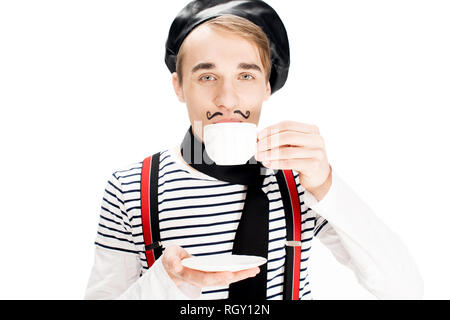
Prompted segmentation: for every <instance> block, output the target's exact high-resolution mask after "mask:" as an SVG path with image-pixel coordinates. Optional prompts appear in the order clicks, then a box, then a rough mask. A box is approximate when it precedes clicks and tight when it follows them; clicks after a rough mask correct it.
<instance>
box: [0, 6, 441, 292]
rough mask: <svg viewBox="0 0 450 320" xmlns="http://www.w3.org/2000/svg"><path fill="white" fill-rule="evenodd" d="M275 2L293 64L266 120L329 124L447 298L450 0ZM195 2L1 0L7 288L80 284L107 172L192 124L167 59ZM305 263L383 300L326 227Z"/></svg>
mask: <svg viewBox="0 0 450 320" xmlns="http://www.w3.org/2000/svg"><path fill="white" fill-rule="evenodd" d="M267 2H268V3H269V4H271V5H272V6H273V7H274V8H275V9H276V10H277V12H278V14H279V15H280V17H281V18H282V20H283V21H284V23H285V26H286V29H287V31H288V35H289V39H290V46H291V69H290V74H289V79H288V81H287V83H286V85H285V87H284V88H283V89H282V90H280V91H278V92H277V93H275V94H274V95H273V96H272V97H271V99H270V100H269V101H268V102H267V103H265V104H264V106H263V112H262V117H261V121H260V128H263V127H265V126H268V125H270V124H274V123H276V122H278V121H282V120H287V119H290V120H295V121H299V122H306V123H313V124H316V125H318V126H319V128H320V130H321V133H322V135H323V137H324V138H325V142H326V148H327V153H328V157H329V160H330V163H331V164H332V165H333V167H334V169H335V170H336V172H338V173H339V174H340V176H341V177H342V178H343V179H344V180H345V181H346V182H347V183H348V184H349V185H350V186H351V187H352V188H353V189H354V190H355V192H356V193H357V194H358V195H359V196H360V197H361V198H362V199H363V200H364V201H366V202H367V203H368V204H369V205H370V206H371V208H372V209H373V210H374V212H375V213H376V214H377V215H378V216H379V217H380V218H381V219H382V220H383V221H384V222H385V223H386V224H387V225H388V226H389V227H390V228H391V229H393V230H395V232H396V233H397V234H398V235H399V236H400V238H401V239H402V240H403V241H404V242H405V243H406V245H407V246H408V248H409V249H410V251H411V253H412V255H413V257H414V258H415V259H416V262H417V264H418V266H419V269H420V271H421V273H422V275H423V278H424V281H425V299H448V298H450V295H449V293H448V290H447V289H448V285H449V284H450V281H449V280H450V276H449V274H450V273H449V270H450V258H449V250H448V247H449V244H450V241H449V223H450V218H449V214H450V205H449V192H448V190H449V185H448V182H449V179H450V170H449V163H450V153H449V143H448V140H449V137H450V129H449V125H448V121H449V116H448V114H449V112H448V110H449V108H450V93H449V89H450V59H449V57H450V44H449V42H450V40H449V39H450V19H449V16H450V4H449V2H448V1H435V0H426V1H425V0H423V1H412V0H409V1H398V0H389V1H384V0H383V1H380V0H378V1H361V0H357V1H356V0H355V1H317V0H316V1H279V0H278V1H275V0H271V1H269V0H268V1H267ZM186 3H187V1H185V0H178V1H174V0H170V1H158V2H155V1H110V0H109V1H93V0H89V1H80V0H78V1H19V0H15V1H0V108H1V116H0V137H1V138H0V139H1V157H0V164H1V173H0V181H1V182H0V197H1V207H0V214H1V216H0V217H1V220H0V221H1V222H0V223H1V224H0V226H1V230H0V249H1V251H0V254H1V255H0V259H1V264H0V298H2V299H18V298H23V299H50V298H51V299H82V298H83V296H84V291H85V287H86V284H87V280H88V277H89V273H90V268H91V266H92V263H93V253H94V239H95V235H96V229H97V223H98V215H99V209H100V203H101V199H102V196H103V189H104V187H105V184H106V181H107V179H108V178H109V176H110V174H111V173H112V172H113V171H115V170H117V169H118V168H120V167H122V166H124V165H127V164H130V163H133V162H137V161H141V160H142V159H143V158H144V157H146V156H148V155H150V154H153V153H155V152H157V151H161V150H163V149H164V148H167V147H170V146H173V145H175V144H177V143H179V142H180V141H181V139H182V137H183V136H184V133H185V131H186V130H187V128H188V127H189V122H188V117H187V111H186V107H185V105H184V104H181V103H179V102H178V100H177V99H176V97H175V94H174V92H173V89H172V86H171V82H170V73H169V71H168V69H167V68H166V66H165V64H164V45H165V40H166V37H167V33H168V30H169V27H170V24H171V22H172V20H173V18H174V17H175V16H176V14H177V12H178V11H179V10H181V8H182V7H183V6H184V5H185V4H186ZM156 4H157V6H158V9H156V7H155V5H156ZM310 276H311V285H312V292H313V297H314V298H315V299H374V297H373V296H372V295H371V294H370V293H368V292H367V291H366V290H365V289H364V288H362V287H361V286H360V285H359V284H358V283H357V281H356V278H355V277H354V275H353V274H352V273H351V271H350V270H348V269H346V268H345V267H343V266H341V265H339V263H338V262H337V261H336V260H335V259H334V258H333V256H332V255H331V253H330V252H329V251H328V250H327V249H326V248H325V247H324V246H323V245H322V244H321V243H320V242H319V241H318V240H315V244H314V249H313V254H312V257H311V267H310Z"/></svg>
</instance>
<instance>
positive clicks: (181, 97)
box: [172, 72, 185, 102]
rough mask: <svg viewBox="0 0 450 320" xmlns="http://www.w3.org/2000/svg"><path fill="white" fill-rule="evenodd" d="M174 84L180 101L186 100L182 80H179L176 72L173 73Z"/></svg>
mask: <svg viewBox="0 0 450 320" xmlns="http://www.w3.org/2000/svg"><path fill="white" fill-rule="evenodd" d="M172 85H173V89H174V90H175V94H176V95H177V97H178V100H179V101H180V102H185V101H184V94H183V87H182V86H181V84H180V81H178V74H177V73H176V72H173V73H172Z"/></svg>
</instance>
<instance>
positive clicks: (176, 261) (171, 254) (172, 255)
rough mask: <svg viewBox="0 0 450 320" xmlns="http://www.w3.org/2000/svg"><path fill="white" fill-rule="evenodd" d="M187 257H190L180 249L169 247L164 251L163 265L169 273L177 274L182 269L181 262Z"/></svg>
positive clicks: (174, 246) (173, 246) (178, 247)
mask: <svg viewBox="0 0 450 320" xmlns="http://www.w3.org/2000/svg"><path fill="white" fill-rule="evenodd" d="M188 257H191V255H190V254H189V253H188V252H187V251H186V250H185V249H183V248H182V247H180V246H177V245H169V246H168V247H167V248H166V249H165V250H164V255H163V263H164V264H165V265H166V266H167V267H168V268H169V272H171V273H173V274H177V273H179V272H181V271H182V269H183V265H182V264H181V260H182V259H184V258H188Z"/></svg>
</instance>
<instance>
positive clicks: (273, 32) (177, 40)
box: [165, 0, 290, 94]
mask: <svg viewBox="0 0 450 320" xmlns="http://www.w3.org/2000/svg"><path fill="white" fill-rule="evenodd" d="M224 14H233V15H236V16H239V17H242V18H246V19H248V20H250V21H251V22H253V23H254V24H256V25H258V26H259V27H261V29H262V30H263V31H264V32H265V34H266V35H267V38H268V39H269V42H270V56H271V60H272V70H271V74H270V79H269V81H270V85H271V89H272V94H273V93H274V92H275V91H277V90H278V89H280V88H281V87H283V85H284V83H285V82H286V80H287V76H288V72H289V62H290V59H289V41H288V37H287V33H286V29H285V28H284V25H283V22H282V21H281V19H280V17H279V16H278V14H277V13H276V12H275V10H274V9H273V8H272V7H271V6H269V5H268V4H267V3H265V2H264V1H262V0H194V1H191V2H189V3H188V4H187V5H186V6H185V7H184V8H183V9H182V10H181V11H180V12H179V13H178V15H177V16H176V18H175V19H174V21H173V22H172V25H171V27H170V30H169V35H168V37H167V41H166V54H165V62H166V65H167V67H168V68H169V70H170V72H175V71H176V62H177V54H178V50H179V49H180V47H181V44H182V43H183V40H184V39H185V38H186V37H187V35H188V34H189V33H190V32H191V31H192V30H193V29H194V28H195V27H196V26H198V25H200V24H202V23H204V22H206V21H208V20H211V19H213V18H216V17H218V16H221V15H224Z"/></svg>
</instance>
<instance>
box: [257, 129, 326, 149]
mask: <svg viewBox="0 0 450 320" xmlns="http://www.w3.org/2000/svg"><path fill="white" fill-rule="evenodd" d="M283 145H286V146H297V147H306V148H310V149H317V148H318V149H324V148H325V143H324V141H323V138H322V136H320V135H317V134H307V133H300V132H294V131H285V132H280V133H276V134H274V135H271V136H267V137H265V138H264V139H262V140H260V141H258V143H257V151H258V152H260V151H266V150H270V149H274V148H278V147H281V146H283Z"/></svg>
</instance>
